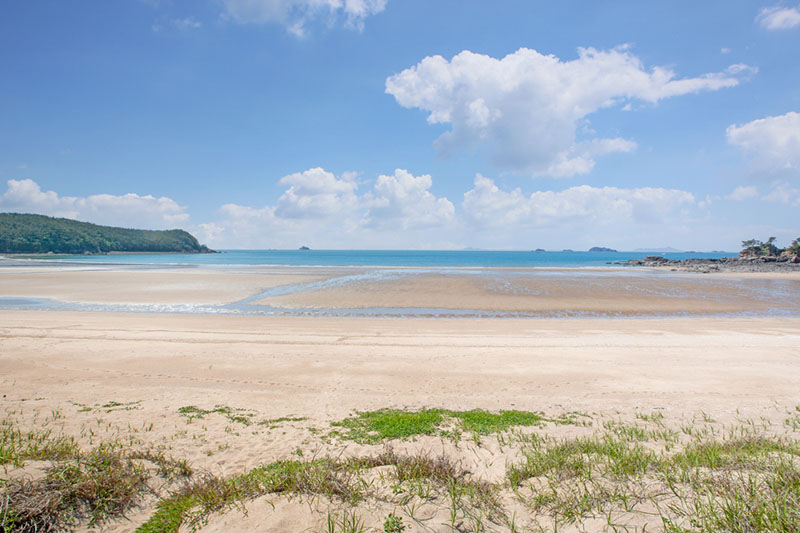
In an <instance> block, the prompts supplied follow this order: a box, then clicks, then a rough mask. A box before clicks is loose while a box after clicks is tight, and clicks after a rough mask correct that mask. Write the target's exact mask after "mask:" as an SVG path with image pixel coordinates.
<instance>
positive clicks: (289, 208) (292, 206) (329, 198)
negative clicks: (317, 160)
mask: <svg viewBox="0 0 800 533" xmlns="http://www.w3.org/2000/svg"><path fill="white" fill-rule="evenodd" d="M354 178H355V176H353V175H345V176H343V177H342V178H337V177H336V176H334V175H333V173H332V172H327V171H325V170H324V169H321V168H312V169H309V170H306V171H305V172H297V173H294V174H289V175H288V176H284V177H283V178H281V180H280V182H279V183H280V184H281V185H288V186H289V188H288V189H287V190H286V192H284V193H283V194H282V195H281V197H280V198H279V199H278V205H277V208H276V210H275V213H276V215H278V216H280V217H282V218H328V217H331V216H336V215H341V214H345V213H349V212H351V211H352V210H353V209H354V208H356V207H358V204H359V199H358V197H357V196H356V188H358V184H357V183H356V182H355V179H354Z"/></svg>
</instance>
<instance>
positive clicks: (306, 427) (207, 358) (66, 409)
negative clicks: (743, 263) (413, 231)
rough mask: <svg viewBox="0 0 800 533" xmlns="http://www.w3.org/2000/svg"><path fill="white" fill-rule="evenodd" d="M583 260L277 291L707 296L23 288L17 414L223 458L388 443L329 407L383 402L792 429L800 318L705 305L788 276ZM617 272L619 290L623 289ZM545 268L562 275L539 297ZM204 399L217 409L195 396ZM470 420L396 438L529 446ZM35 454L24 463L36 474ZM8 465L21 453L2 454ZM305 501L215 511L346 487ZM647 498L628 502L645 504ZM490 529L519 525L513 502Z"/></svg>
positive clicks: (10, 405) (284, 526) (132, 283)
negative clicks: (446, 311)
mask: <svg viewBox="0 0 800 533" xmlns="http://www.w3.org/2000/svg"><path fill="white" fill-rule="evenodd" d="M337 275H338V274H337ZM328 278H329V274H328V273H321V272H319V271H317V272H311V271H298V272H294V273H288V272H278V273H275V272H242V273H225V272H208V271H196V272H191V271H188V272H184V271H178V270H174V271H167V270H158V271H152V272H151V271H143V272H131V271H126V270H119V271H115V270H103V271H100V272H94V271H86V270H81V269H76V270H70V269H49V270H48V269H41V270H37V269H29V270H25V269H18V268H14V269H8V270H3V271H0V297H4V298H10V297H14V298H52V299H56V300H62V301H87V302H101V303H102V302H112V303H123V302H128V303H137V302H138V303H165V302H167V303H203V304H216V303H230V302H233V301H236V300H240V299H242V298H246V297H248V296H254V295H258V294H259V293H260V291H264V290H265V289H269V288H270V287H276V286H281V285H286V284H297V283H306V282H318V281H320V280H324V279H328ZM570 279H571V281H570V283H568V284H564V283H563V282H561V283H560V284H559V282H558V280H557V279H556V278H555V277H552V276H545V277H544V278H543V279H539V278H531V277H520V275H519V274H518V273H511V274H510V275H509V277H508V278H507V280H510V281H509V283H511V285H513V286H514V287H527V288H528V289H529V290H530V291H531V292H529V293H519V292H513V291H511V292H509V291H505V292H504V287H507V286H506V285H503V286H502V287H500V289H497V287H495V288H492V286H488V285H487V283H489V284H491V283H494V284H495V285H496V284H497V283H499V282H498V281H497V280H496V279H492V280H490V281H488V282H487V281H486V280H485V279H483V278H480V277H469V276H440V277H439V278H437V277H436V276H431V275H425V276H412V277H408V278H400V279H393V280H388V281H369V282H366V283H360V284H354V285H347V286H344V287H342V286H336V287H328V288H325V287H323V288H322V289H320V290H318V291H313V290H309V291H304V292H297V293H292V294H288V295H286V296H276V297H273V298H272V300H273V302H272V303H273V304H275V303H276V302H275V301H276V300H279V299H285V300H287V301H281V302H280V304H281V305H288V304H291V305H292V306H297V307H303V306H306V307H308V306H316V307H320V308H322V307H337V306H343V307H349V308H352V307H356V308H357V307H360V306H363V307H373V306H384V307H386V306H391V305H394V306H397V307H400V308H402V307H433V306H436V307H444V308H451V309H500V310H503V309H514V310H518V309H524V310H531V309H534V310H556V311H563V310H564V309H572V308H575V309H585V310H601V311H607V312H610V313H622V314H625V313H630V314H648V313H652V312H654V311H658V312H670V311H678V310H680V311H681V312H685V313H688V314H690V315H693V316H691V317H678V316H675V317H671V318H623V319H611V318H592V319H574V318H573V319H569V318H568V319H508V318H506V319H473V318H458V319H455V318H453V319H448V318H436V319H429V318H414V317H406V318H365V317H360V318H353V317H350V318H326V317H303V316H214V315H208V314H168V313H167V314H152V313H114V312H78V311H46V310H43V311H33V310H24V311H22V310H9V309H6V310H4V311H0V387H1V388H2V399H1V400H0V402H2V403H1V404H0V405H2V415H0V416H3V417H4V421H5V422H4V423H6V424H8V423H11V422H10V421H13V423H14V424H17V425H18V426H19V427H20V428H22V429H28V430H29V429H36V428H39V427H47V428H50V429H53V430H55V431H57V432H59V433H62V434H65V435H70V436H72V437H74V438H75V439H76V440H77V441H78V442H79V443H80V445H81V446H85V447H90V446H92V445H96V444H97V443H99V442H101V441H103V440H104V439H123V440H128V441H130V442H135V443H136V446H139V447H142V448H159V449H162V450H165V451H166V452H168V453H169V454H170V455H172V456H175V457H180V458H184V459H186V460H188V461H189V462H190V463H191V465H192V466H193V468H195V469H197V470H199V471H207V472H210V473H213V474H214V475H218V476H233V475H236V474H240V473H243V472H247V471H248V470H250V469H253V468H255V467H257V466H258V465H262V464H266V463H271V462H274V461H278V460H287V459H292V458H294V459H297V457H298V454H300V455H302V456H304V457H307V456H309V455H313V456H323V455H330V454H334V455H336V456H337V457H339V456H343V457H348V456H358V455H363V454H365V453H373V452H374V451H375V450H379V449H381V445H370V444H364V443H359V442H357V441H351V440H347V439H343V438H339V437H336V436H333V437H331V436H328V437H325V435H329V433H330V431H331V427H332V426H331V423H332V422H336V421H341V420H343V419H345V418H347V417H348V416H351V415H352V414H353V413H354V412H356V411H372V410H378V409H387V408H389V409H410V410H419V409H425V408H441V409H447V410H453V411H469V410H472V409H485V410H490V411H493V412H497V411H500V410H509V409H511V410H520V411H530V412H538V413H543V414H545V415H547V416H549V417H559V416H564V415H567V414H568V413H581V416H585V417H586V419H587V420H591V421H592V422H593V424H591V425H590V427H586V426H582V425H559V424H553V425H551V426H548V431H549V434H550V435H551V436H556V437H569V436H575V435H582V434H590V433H591V432H592V431H596V430H598V428H602V427H604V426H603V421H604V420H617V419H618V420H625V421H631V420H636V416H637V414H641V413H659V416H661V417H663V419H664V420H665V421H666V422H667V423H669V424H673V425H675V427H680V425H681V424H682V423H685V422H686V421H687V420H688V421H692V420H698V419H702V417H706V419H707V420H709V421H711V420H713V422H710V423H712V424H715V427H717V428H720V430H721V428H725V427H731V426H732V425H735V424H738V423H744V421H747V420H750V421H753V420H755V421H759V423H760V424H763V425H764V427H767V426H769V427H771V428H772V429H770V430H769V431H773V432H774V431H777V432H779V433H782V434H783V433H785V432H786V431H790V430H789V429H787V428H786V426H785V424H784V421H785V420H786V419H787V416H788V415H787V413H791V412H793V410H794V409H795V407H796V406H797V405H800V393H798V388H797V383H798V382H799V381H800V364H798V363H800V348H798V347H800V318H798V317H776V316H735V317H718V316H705V315H708V314H712V313H719V312H739V311H759V310H763V309H766V307H767V304H766V303H765V302H766V300H765V299H762V300H757V299H753V298H750V297H749V296H748V295H751V294H752V290H753V289H752V286H756V287H758V286H759V284H762V283H772V282H773V280H769V279H764V278H763V276H762V277H754V278H753V279H752V280H750V282H751V283H752V284H755V285H752V286H751V285H747V284H746V283H742V282H741V281H738V282H737V283H730V279H729V278H725V279H721V280H720V282H721V283H720V284H714V283H708V282H707V281H698V280H697V279H695V278H691V277H687V276H678V277H669V278H667V277H658V278H649V277H644V278H642V277H615V276H613V275H606V276H592V277H589V278H586V279H584V278H581V277H575V278H570ZM737 279H738V280H741V279H742V278H737ZM779 281H780V283H783V284H789V285H788V289H786V288H785V287H784V290H788V291H789V294H788V296H789V297H787V295H786V294H783V296H781V297H782V298H784V300H783V301H786V302H791V301H792V299H794V300H793V301H794V305H795V306H797V305H798V303H797V302H798V300H797V298H796V295H797V290H798V289H797V285H798V284H800V281H798V280H779ZM792 284H794V285H792ZM742 286H744V287H745V289H741V287H742ZM487 287H488V288H487ZM542 287H545V289H544V290H543V289H542ZM782 287H783V286H782ZM620 288H622V289H623V290H622V294H623V296H618V297H617V298H616V299H615V298H614V293H615V291H616V292H617V294H619V291H618V289H620ZM647 288H649V289H650V292H649V293H646V291H645V289H647ZM536 290H543V292H548V293H549V295H546V296H545V297H543V298H540V299H538V300H537V298H536V297H535V294H534V292H535V291H536ZM559 291H561V292H559ZM791 291H794V292H791ZM648 294H649V296H648ZM676 295H680V297H676ZM634 296H635V297H634ZM289 300H291V302H289ZM580 302H584V303H585V305H584V307H580ZM785 305H790V304H788V303H787V304H785ZM559 306H560V307H559ZM565 306H566V307H565ZM793 309H794V310H795V311H796V309H797V307H794V308H793ZM220 406H223V407H224V409H220ZM187 407H193V408H197V409H198V410H200V412H204V413H206V414H205V415H204V416H200V417H198V418H196V419H195V418H192V417H191V416H187V414H186V412H187V409H186V408H187ZM215 409H217V411H215ZM237 416H238V417H239V419H238V420H239V422H237V418H236V417H237ZM244 420H246V421H247V423H244V422H242V421H244ZM271 421H274V422H271ZM765 421H766V422H765ZM773 426H774V427H773ZM323 437H324V438H323ZM464 439H466V441H465V442H461V443H459V442H454V441H452V439H451V440H447V439H444V438H442V437H437V436H424V437H420V438H418V439H412V440H411V441H398V442H396V443H394V444H393V446H395V448H397V449H402V450H406V451H409V453H410V452H419V451H421V450H429V451H430V450H436V451H437V453H439V452H442V453H450V454H451V456H453V457H457V458H459V460H461V461H463V463H464V464H466V465H469V467H470V469H471V471H472V472H473V473H474V474H475V475H476V476H481V477H482V478H485V479H488V480H490V481H493V482H495V481H498V480H502V479H503V475H504V473H505V470H506V467H507V465H508V464H509V463H510V462H513V461H514V460H515V459H518V456H515V455H514V454H513V453H512V454H511V455H508V453H509V452H507V451H503V447H502V446H499V445H498V442H497V441H494V440H491V439H489V440H484V441H481V440H480V439H479V440H478V444H477V445H475V443H474V442H472V443H471V444H470V441H469V438H468V437H464ZM33 464H34V467H31V466H28V467H25V468H29V469H30V468H33V470H24V471H23V473H25V472H27V473H28V474H30V472H34V474H32V475H35V465H36V464H37V462H33ZM5 475H6V476H12V477H13V476H18V475H23V474H20V472H16V473H15V471H14V469H13V468H12V469H10V470H9V468H8V466H6V474H5ZM303 501H304V500H302V498H301V499H300V500H298V499H297V498H292V497H271V498H264V497H261V498H257V499H255V500H254V501H253V502H251V504H248V511H249V512H248V514H247V517H245V516H244V515H243V514H242V512H241V510H239V511H237V510H233V511H230V512H228V513H219V514H217V515H214V516H212V517H211V518H210V520H209V521H208V524H207V525H206V526H205V528H204V529H203V531H230V530H237V529H238V530H253V531H256V530H257V531H321V530H325V520H326V517H329V516H330V514H329V513H330V511H329V509H330V508H331V506H333V508H336V509H339V508H340V507H339V505H340V504H334V503H330V504H319V505H318V506H316V507H315V508H314V509H312V508H311V507H310V506H309V505H308V502H307V501H306V503H303ZM267 502H271V503H267ZM432 505H433V504H432ZM509 505H511V506H512V507H513V505H515V504H509ZM312 507H314V506H312ZM154 509H155V500H154V499H152V498H151V499H149V500H145V502H144V503H143V504H141V506H140V507H138V508H136V509H135V510H132V511H129V512H128V513H127V516H128V520H118V521H116V522H112V523H106V524H104V525H103V526H102V528H101V529H102V530H103V531H134V530H136V528H137V527H138V526H139V525H141V524H142V523H144V522H145V521H146V520H147V519H148V517H149V516H150V515H151V514H152V513H153V512H154ZM359 509H360V512H361V513H362V515H363V516H364V517H365V520H367V521H369V522H370V524H369V527H375V528H377V529H374V530H379V529H380V525H381V523H382V521H383V517H385V516H386V513H387V512H390V511H392V510H398V509H400V506H399V504H397V503H396V502H395V503H391V502H390V503H386V502H385V501H384V503H382V504H380V505H377V504H375V505H372V506H367V507H364V506H362V507H360V508H359ZM398 512H399V511H398ZM519 512H520V513H524V512H525V511H524V510H520V511H519ZM326 513H328V514H326ZM445 514H446V511H445V510H444V507H442V506H439V507H436V506H435V505H434V506H433V507H431V510H430V515H431V518H430V520H429V521H427V522H425V521H423V522H421V523H424V524H427V526H425V528H423V527H422V526H421V525H419V524H418V523H417V522H413V521H412V519H411V518H410V517H409V516H408V515H407V514H405V515H403V516H404V517H405V520H406V523H407V524H412V525H413V527H412V528H411V529H407V531H426V530H432V531H449V530H452V529H447V527H446V526H445V525H442V524H443V523H444V522H446V520H445V518H443V517H444V515H445ZM642 520H644V519H642V518H641V517H638V518H635V519H633V518H631V519H629V523H631V524H634V525H636V524H638V525H641V524H642V523H646V522H642ZM592 523H594V522H592V521H591V520H589V521H588V522H585V523H584V524H590V525H591V524H592ZM81 527H82V528H85V525H84V526H81ZM576 527H577V526H576ZM581 527H584V528H585V527H586V526H585V525H584V526H581ZM637 527H638V526H637ZM426 528H427V529H426ZM90 529H91V528H90ZM367 530H369V529H367ZM463 530H470V529H469V528H466V526H465V529H463ZM490 530H497V531H510V529H509V526H508V525H507V524H506V525H498V524H495V525H494V526H493V529H490ZM576 530H584V529H580V527H579V528H578V529H576ZM588 530H592V529H591V527H589V529H588ZM650 530H651V527H648V531H650Z"/></svg>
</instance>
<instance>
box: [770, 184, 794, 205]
mask: <svg viewBox="0 0 800 533" xmlns="http://www.w3.org/2000/svg"><path fill="white" fill-rule="evenodd" d="M764 200H767V201H768V202H776V203H779V204H784V205H789V206H792V207H800V189H798V188H796V187H792V186H791V185H789V184H788V183H786V182H776V183H773V185H772V190H771V191H770V192H769V194H767V195H765V196H764Z"/></svg>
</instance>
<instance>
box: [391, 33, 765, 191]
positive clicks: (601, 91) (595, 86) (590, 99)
mask: <svg viewBox="0 0 800 533" xmlns="http://www.w3.org/2000/svg"><path fill="white" fill-rule="evenodd" d="M752 72H755V69H754V68H752V67H749V66H747V65H741V64H739V65H733V66H731V67H729V68H728V69H727V70H726V71H725V72H719V73H711V74H704V75H702V76H698V77H695V78H682V79H678V78H676V74H675V73H674V72H673V71H671V70H669V69H667V68H664V67H655V68H653V69H652V70H650V71H646V70H645V69H644V66H643V65H642V63H641V61H640V60H639V59H638V58H637V57H636V56H634V55H633V54H632V53H631V52H630V51H629V50H628V49H627V48H626V47H619V48H615V49H612V50H608V51H601V50H595V49H594V48H579V49H578V58H577V59H574V60H572V61H562V60H560V59H559V58H557V57H555V56H553V55H543V54H541V53H539V52H537V51H536V50H530V49H527V48H521V49H520V50H518V51H516V52H514V53H513V54H509V55H507V56H506V57H504V58H502V59H495V58H493V57H490V56H487V55H482V54H475V53H473V52H470V51H468V50H465V51H463V52H461V53H459V54H457V55H456V56H455V57H453V58H452V60H450V61H448V60H446V59H445V58H443V57H441V56H438V55H437V56H431V57H426V58H425V59H423V60H422V61H420V62H419V63H418V64H417V65H415V66H413V67H411V68H408V69H406V70H404V71H402V72H400V73H399V74H396V75H394V76H391V77H389V78H387V80H386V92H387V93H388V94H391V95H392V96H394V97H395V99H396V100H397V102H398V103H399V104H400V105H402V106H403V107H407V108H414V107H416V108H420V109H423V110H425V111H427V112H428V113H429V115H428V122H430V123H441V124H450V125H451V129H450V130H449V131H447V132H445V133H444V134H442V135H441V136H440V137H439V138H438V139H437V141H436V146H437V147H438V149H439V150H440V152H441V153H442V154H444V155H448V154H451V153H453V152H454V151H456V150H459V149H463V148H471V147H477V146H481V145H486V146H488V148H489V150H490V152H491V154H492V157H493V160H494V162H495V163H496V164H498V165H499V166H501V167H506V168H511V169H513V170H515V171H518V172H527V173H531V174H534V175H550V176H569V175H574V174H582V173H586V172H589V171H590V170H591V168H592V166H593V165H594V157H595V156H597V155H600V154H604V153H612V152H616V151H630V150H631V149H632V147H633V146H635V145H634V143H633V142H632V141H628V140H625V139H603V138H589V139H578V138H577V128H578V125H579V124H580V123H582V122H583V121H584V120H585V117H587V116H588V115H591V114H592V113H594V112H596V111H598V110H600V109H603V108H607V107H612V106H620V107H623V106H624V105H626V104H629V103H630V101H631V100H641V101H644V102H648V103H655V102H658V101H659V100H662V99H664V98H669V97H672V96H679V95H684V94H689V93H696V92H700V91H713V90H717V89H721V88H723V87H732V86H735V85H737V84H738V83H739V81H740V79H739V77H740V76H741V75H747V74H750V73H752ZM585 143H589V146H594V145H595V144H597V145H599V146H601V147H603V148H604V149H602V150H598V151H595V152H592V151H591V150H587V149H586V148H585V146H586V144H585Z"/></svg>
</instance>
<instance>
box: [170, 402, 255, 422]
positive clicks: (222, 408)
mask: <svg viewBox="0 0 800 533" xmlns="http://www.w3.org/2000/svg"><path fill="white" fill-rule="evenodd" d="M178 412H179V413H180V414H182V415H183V416H185V417H187V418H188V419H189V420H194V419H196V418H203V417H205V416H206V415H209V414H211V413H216V414H220V415H224V416H225V417H226V418H227V419H228V420H230V421H231V422H238V423H239V424H244V425H245V426H249V425H250V424H251V423H252V418H253V413H251V412H249V411H248V410H247V409H238V408H236V407H228V406H227V405H215V406H214V409H212V410H210V411H207V410H205V409H200V408H199V407H195V406H194V405H187V406H184V407H181V408H179V409H178Z"/></svg>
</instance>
